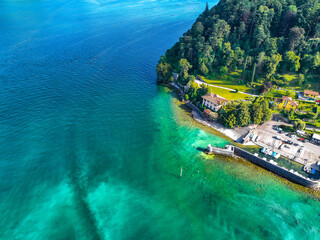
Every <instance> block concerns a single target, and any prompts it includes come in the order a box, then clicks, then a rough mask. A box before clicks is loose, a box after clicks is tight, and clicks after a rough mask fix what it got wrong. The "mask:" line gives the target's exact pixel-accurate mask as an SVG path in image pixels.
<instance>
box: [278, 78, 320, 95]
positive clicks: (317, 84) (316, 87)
mask: <svg viewBox="0 0 320 240" xmlns="http://www.w3.org/2000/svg"><path fill="white" fill-rule="evenodd" d="M279 76H280V77H281V78H282V79H283V80H286V81H288V82H289V86H288V87H286V88H287V89H294V90H295V91H303V90H305V89H307V88H308V84H310V85H311V87H310V90H313V91H320V81H319V79H320V76H319V75H313V74H306V75H305V84H303V85H302V86H299V84H298V75H297V74H283V75H280V74H279Z"/></svg>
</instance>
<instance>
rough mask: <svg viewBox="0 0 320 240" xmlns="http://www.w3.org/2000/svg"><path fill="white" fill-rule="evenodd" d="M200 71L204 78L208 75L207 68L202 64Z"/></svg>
mask: <svg viewBox="0 0 320 240" xmlns="http://www.w3.org/2000/svg"><path fill="white" fill-rule="evenodd" d="M200 71H201V73H202V74H203V75H205V76H206V75H207V74H208V72H209V70H208V68H207V67H206V65H205V64H204V63H202V64H201V67H200Z"/></svg>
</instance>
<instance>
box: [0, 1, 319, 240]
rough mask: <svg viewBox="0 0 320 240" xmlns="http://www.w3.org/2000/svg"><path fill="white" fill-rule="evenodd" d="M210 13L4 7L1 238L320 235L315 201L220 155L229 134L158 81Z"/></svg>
mask: <svg viewBox="0 0 320 240" xmlns="http://www.w3.org/2000/svg"><path fill="white" fill-rule="evenodd" d="M214 3H215V2H214V1H213V2H210V5H211V6H212V5H213V4H214ZM204 8H205V1H200V2H196V1H191V0H189V1H179V0H173V1H165V0H159V1H154V0H147V1H140V2H137V1H128V0H127V1H126V0H123V1H111V0H110V1H104V0H101V1H100V0H98V1H94V0H92V1H84V0H80V1H61V0H57V1H49V0H43V1H35V0H23V1H14V0H10V1H9V0H3V1H1V2H0V9H1V11H0V30H1V31H0V37H1V41H0V116H1V118H0V156H1V159H0V211H1V215H2V216H1V218H0V239H5V240H7V239H9V240H10V239H24V240H27V239H319V238H320V233H319V223H320V217H319V213H320V204H319V202H318V201H317V200H316V199H315V198H314V197H312V196H311V195H308V194H306V193H302V192H297V191H294V190H293V189H292V187H291V185H287V184H286V183H285V182H283V181H279V178H277V177H274V176H273V175H272V174H266V172H265V171H259V170H258V168H255V167H254V166H250V165H248V164H246V163H245V162H242V161H237V160H234V159H223V158H219V157H217V156H215V157H214V158H207V157H206V156H205V155H204V154H203V153H201V152H200V151H199V149H198V148H199V147H200V148H201V147H205V146H206V145H207V144H208V143H211V144H219V145H223V144H225V143H227V141H226V140H223V139H222V138H219V137H217V136H215V135H212V134H210V133H209V132H206V131H204V130H201V129H200V128H199V126H198V125H195V123H193V122H192V121H191V120H190V118H189V117H188V115H187V113H186V112H185V110H184V109H183V108H181V107H180V106H179V104H178V103H177V100H176V98H175V97H174V94H173V93H172V92H170V90H168V89H167V88H164V87H159V86H157V85H156V84H155V79H156V74H155V66H156V63H157V61H158V59H159V57H160V56H161V55H162V54H164V52H165V51H166V49H168V48H169V47H171V46H172V45H173V44H174V43H175V42H176V41H178V39H179V37H180V36H182V34H183V33H184V32H185V31H186V30H187V29H188V28H190V26H191V24H192V23H193V22H194V20H195V19H196V18H197V16H198V15H199V14H200V13H201V11H202V10H203V9H204ZM172 13H173V14H174V16H171V14H172ZM181 167H182V168H183V169H184V170H183V177H182V178H180V177H179V174H180V169H181Z"/></svg>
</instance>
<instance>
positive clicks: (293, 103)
mask: <svg viewBox="0 0 320 240" xmlns="http://www.w3.org/2000/svg"><path fill="white" fill-rule="evenodd" d="M282 101H288V103H290V104H291V105H292V106H296V107H298V103H296V102H295V101H293V100H292V98H291V97H288V96H282Z"/></svg>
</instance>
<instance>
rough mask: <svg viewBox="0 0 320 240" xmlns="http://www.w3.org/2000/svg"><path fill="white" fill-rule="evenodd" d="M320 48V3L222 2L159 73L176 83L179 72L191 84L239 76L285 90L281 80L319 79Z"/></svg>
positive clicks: (174, 50)
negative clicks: (196, 80) (290, 77)
mask: <svg viewBox="0 0 320 240" xmlns="http://www.w3.org/2000/svg"><path fill="white" fill-rule="evenodd" d="M319 48H320V0H251V1H250V0H220V2H219V3H218V4H217V5H216V6H214V7H213V8H212V9H209V8H208V5H207V7H206V9H205V11H204V12H203V13H202V14H201V15H200V16H199V17H198V19H197V20H196V22H195V23H194V24H193V26H192V28H191V29H190V30H188V31H187V32H186V33H185V34H184V35H183V37H181V38H180V40H179V42H177V43H176V44H175V45H174V46H173V47H172V48H171V49H169V50H168V51H167V52H166V54H165V56H162V57H161V59H160V61H159V64H158V66H157V73H158V77H159V80H160V81H172V77H171V75H172V74H171V73H172V72H173V71H174V72H178V73H180V77H179V81H180V82H181V83H182V84H186V83H188V82H189V80H192V79H193V77H192V76H191V75H194V76H195V75H197V74H199V75H202V76H208V75H211V74H220V75H226V74H229V73H231V72H237V73H238V74H239V75H240V78H241V79H242V80H244V81H245V82H246V83H247V84H253V83H254V82H255V81H257V80H259V82H260V83H263V82H271V83H272V84H275V85H278V86H285V85H288V82H286V81H285V79H283V78H281V77H279V74H284V73H291V74H296V75H298V74H300V76H303V75H313V76H318V75H319V74H320V53H319V51H320V49H319ZM170 78H171V79H170ZM303 81H304V76H303V77H301V83H300V84H304V82H303Z"/></svg>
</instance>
